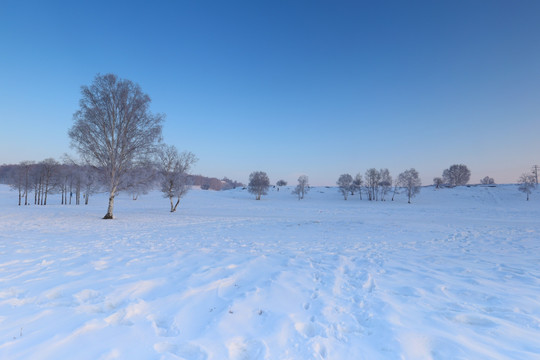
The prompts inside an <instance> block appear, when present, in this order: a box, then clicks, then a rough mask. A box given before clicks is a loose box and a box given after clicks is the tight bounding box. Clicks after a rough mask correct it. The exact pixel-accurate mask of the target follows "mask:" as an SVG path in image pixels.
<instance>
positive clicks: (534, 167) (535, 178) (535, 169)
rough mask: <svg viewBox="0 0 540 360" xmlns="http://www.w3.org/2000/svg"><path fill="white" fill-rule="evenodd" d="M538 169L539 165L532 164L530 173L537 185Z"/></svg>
mask: <svg viewBox="0 0 540 360" xmlns="http://www.w3.org/2000/svg"><path fill="white" fill-rule="evenodd" d="M538 169H540V166H538V165H533V167H532V173H533V175H534V181H535V182H536V185H538Z"/></svg>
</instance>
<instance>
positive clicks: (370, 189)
mask: <svg viewBox="0 0 540 360" xmlns="http://www.w3.org/2000/svg"><path fill="white" fill-rule="evenodd" d="M365 179H366V180H365V183H364V186H365V188H366V191H367V193H368V200H370V201H372V200H378V194H379V182H380V181H381V174H380V173H379V172H378V171H377V169H375V168H371V169H368V170H367V171H366V175H365Z"/></svg>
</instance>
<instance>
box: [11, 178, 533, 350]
mask: <svg viewBox="0 0 540 360" xmlns="http://www.w3.org/2000/svg"><path fill="white" fill-rule="evenodd" d="M16 197H17V195H16V193H15V192H11V191H9V190H8V188H7V187H5V186H1V187H0V359H55V360H58V359H92V360H95V359H189V360H192V359H193V360H200V359H540V193H539V192H538V191H535V193H533V194H532V198H531V201H529V202H527V201H525V195H523V194H521V193H519V192H518V191H517V187H516V186H513V185H507V186H499V187H496V188H483V187H471V188H467V187H463V188H456V189H444V190H438V191H435V190H433V188H423V189H422V192H421V193H420V195H419V196H418V197H417V198H415V199H414V200H413V204H412V205H408V204H407V203H406V199H405V197H404V196H403V195H401V196H400V197H399V198H398V200H397V201H395V202H390V201H387V202H384V203H382V202H368V201H365V200H364V201H360V200H359V199H358V198H357V197H356V196H355V197H354V198H350V199H349V200H348V201H344V200H343V198H342V197H341V196H340V195H339V194H338V192H337V189H335V188H324V187H322V188H314V189H312V190H311V192H310V193H309V194H308V196H307V198H306V199H304V200H302V201H298V200H297V199H296V198H295V197H294V196H293V195H291V194H290V189H283V188H282V189H281V191H280V192H277V191H276V190H272V191H271V192H270V194H269V195H268V196H265V197H263V199H262V200H261V201H255V200H253V196H251V195H250V194H248V193H247V191H242V190H239V189H237V190H231V191H225V192H213V191H201V190H194V191H192V192H191V193H189V194H188V195H187V197H186V198H185V200H184V201H183V203H182V204H181V205H180V207H179V210H178V212H177V213H174V214H171V213H169V212H168V206H169V204H168V201H167V200H166V199H163V198H161V197H160V195H159V194H157V193H153V194H150V195H146V196H142V197H141V198H139V200H137V201H132V200H130V199H129V197H128V196H127V195H121V196H120V197H119V198H118V200H117V201H116V204H115V216H116V219H115V220H113V221H105V220H101V219H100V217H101V216H103V215H104V213H105V212H106V205H107V204H106V197H105V196H104V195H98V196H95V197H94V198H91V199H90V202H91V203H90V205H88V206H74V205H73V206H61V205H57V203H58V199H57V198H56V197H55V198H53V200H52V201H50V203H51V204H52V205H47V206H43V207H38V206H27V207H17V206H16V203H17V200H16Z"/></svg>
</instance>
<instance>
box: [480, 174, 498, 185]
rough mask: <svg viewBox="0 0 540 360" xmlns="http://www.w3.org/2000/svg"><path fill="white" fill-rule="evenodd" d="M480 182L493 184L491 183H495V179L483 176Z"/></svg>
mask: <svg viewBox="0 0 540 360" xmlns="http://www.w3.org/2000/svg"><path fill="white" fill-rule="evenodd" d="M480 184H482V185H493V184H495V180H494V179H493V178H492V177H489V176H485V177H483V178H482V179H480Z"/></svg>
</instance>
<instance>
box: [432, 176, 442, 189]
mask: <svg viewBox="0 0 540 360" xmlns="http://www.w3.org/2000/svg"><path fill="white" fill-rule="evenodd" d="M443 184H444V180H443V179H442V178H440V177H436V178H433V185H435V189H440V188H441V187H442V186H443Z"/></svg>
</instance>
